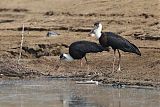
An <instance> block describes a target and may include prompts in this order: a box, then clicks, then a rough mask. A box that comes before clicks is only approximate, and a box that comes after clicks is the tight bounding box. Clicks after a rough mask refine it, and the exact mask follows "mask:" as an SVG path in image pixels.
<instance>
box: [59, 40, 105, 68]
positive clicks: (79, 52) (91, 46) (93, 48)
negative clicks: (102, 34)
mask: <svg viewBox="0 0 160 107" xmlns="http://www.w3.org/2000/svg"><path fill="white" fill-rule="evenodd" d="M106 50H107V48H104V47H102V46H101V45H100V44H97V43H95V42H90V41H76V42H73V43H72V44H71V45H70V46H69V54H66V53H63V54H61V55H60V60H65V61H73V60H75V59H81V66H82V58H83V57H84V58H85V60H86V63H87V58H86V54H87V53H97V52H102V51H106ZM107 51H108V50H107Z"/></svg>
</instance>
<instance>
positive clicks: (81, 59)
mask: <svg viewBox="0 0 160 107" xmlns="http://www.w3.org/2000/svg"><path fill="white" fill-rule="evenodd" d="M82 65H83V59H81V67H82Z"/></svg>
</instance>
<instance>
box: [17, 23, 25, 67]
mask: <svg viewBox="0 0 160 107" xmlns="http://www.w3.org/2000/svg"><path fill="white" fill-rule="evenodd" d="M23 39H24V24H23V25H22V38H21V45H20V51H19V57H18V64H19V62H20V59H21V56H22V46H23Z"/></svg>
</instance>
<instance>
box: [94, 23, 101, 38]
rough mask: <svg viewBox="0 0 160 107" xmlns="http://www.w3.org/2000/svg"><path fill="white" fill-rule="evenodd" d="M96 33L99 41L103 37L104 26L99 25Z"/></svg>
mask: <svg viewBox="0 0 160 107" xmlns="http://www.w3.org/2000/svg"><path fill="white" fill-rule="evenodd" d="M94 32H95V36H96V38H97V39H99V38H100V37H101V34H102V33H101V32H102V24H99V27H98V28H97V29H95V30H94Z"/></svg>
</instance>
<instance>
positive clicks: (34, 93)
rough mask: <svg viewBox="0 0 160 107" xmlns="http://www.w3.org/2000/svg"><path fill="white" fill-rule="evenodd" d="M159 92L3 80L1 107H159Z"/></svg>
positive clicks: (38, 81)
mask: <svg viewBox="0 0 160 107" xmlns="http://www.w3.org/2000/svg"><path fill="white" fill-rule="evenodd" d="M159 105H160V92H159V90H145V89H131V88H130V89H129V88H128V89H127V88H126V89H125V88H122V89H117V88H111V87H105V86H97V85H86V84H85V85H84V84H75V82H74V81H70V80H55V79H50V80H49V79H43V80H42V79H39V80H2V81H0V107H159Z"/></svg>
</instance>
